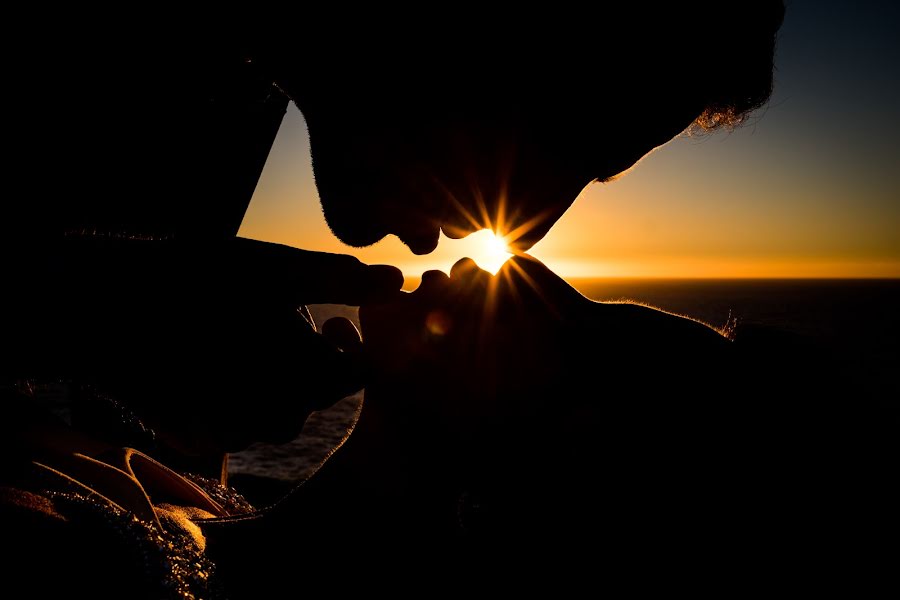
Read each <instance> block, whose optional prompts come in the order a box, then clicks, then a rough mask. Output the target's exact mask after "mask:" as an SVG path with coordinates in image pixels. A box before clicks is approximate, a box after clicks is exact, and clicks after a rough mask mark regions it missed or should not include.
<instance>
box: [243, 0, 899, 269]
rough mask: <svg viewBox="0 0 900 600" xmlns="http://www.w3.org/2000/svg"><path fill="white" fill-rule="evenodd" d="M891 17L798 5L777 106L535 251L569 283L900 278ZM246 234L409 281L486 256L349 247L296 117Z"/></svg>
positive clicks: (579, 218) (668, 161) (779, 65)
mask: <svg viewBox="0 0 900 600" xmlns="http://www.w3.org/2000/svg"><path fill="white" fill-rule="evenodd" d="M890 4H891V3H888V2H853V3H850V2H846V3H837V2H813V1H794V2H790V1H789V2H788V12H787V15H786V17H785V22H784V25H783V27H782V29H781V33H780V36H779V42H778V50H777V55H776V69H777V70H776V73H775V77H776V80H775V93H774V95H773V97H772V100H771V102H770V103H769V105H768V107H766V108H764V109H763V110H761V111H760V112H759V113H758V114H757V115H756V116H755V117H754V118H753V119H752V120H751V121H750V122H749V124H747V125H744V126H743V127H741V128H740V129H738V130H736V131H734V132H730V133H729V132H719V133H715V134H712V135H706V136H701V137H689V136H680V137H678V138H676V139H674V140H673V141H671V142H669V143H668V144H667V145H665V146H663V147H662V148H660V149H658V150H657V151H656V152H654V153H652V154H651V155H649V156H647V157H646V158H645V159H644V160H643V161H641V162H640V163H639V164H638V165H637V166H636V167H635V168H634V169H633V170H632V171H630V172H629V173H627V174H626V175H625V176H624V177H622V178H620V179H618V180H616V181H614V182H611V183H607V184H599V183H596V184H592V185H590V186H588V187H587V188H586V189H585V191H584V192H582V194H581V196H579V198H578V200H577V201H576V202H575V204H574V205H573V206H572V208H571V209H570V210H569V211H568V212H567V213H566V214H565V215H564V216H563V217H562V219H560V221H559V222H558V223H557V224H556V225H555V226H554V227H553V229H552V230H551V231H550V233H549V234H548V235H547V237H546V238H544V240H542V241H541V242H540V243H539V244H538V245H537V246H535V247H534V249H533V250H532V253H533V254H534V255H535V256H537V257H538V258H540V259H541V260H543V261H545V262H546V263H547V264H548V266H550V267H551V268H553V269H554V270H556V271H557V272H558V273H560V274H561V275H563V276H566V277H590V276H616V277H624V276H634V277H900V66H898V65H900V8H898V7H897V6H896V5H894V6H890ZM685 35H697V32H686V34H685ZM735 68H738V69H739V68H740V65H735ZM598 143H601V140H598ZM240 234H241V235H243V236H246V237H251V238H256V239H262V240H268V241H273V242H279V243H284V244H289V245H292V246H297V247H300V248H306V249H310V250H323V251H328V252H341V253H347V254H353V255H355V256H358V257H359V258H360V259H361V260H363V261H365V262H368V263H390V264H394V265H397V266H399V267H401V268H402V269H403V270H404V273H406V274H407V276H412V277H416V276H418V275H419V274H421V273H422V271H424V270H427V269H431V268H439V269H442V270H447V269H449V267H450V265H452V264H453V262H455V261H456V260H457V259H458V258H461V257H462V256H467V255H472V254H477V252H478V251H479V249H480V246H481V241H480V240H479V239H478V238H472V239H469V238H467V239H464V240H449V239H447V238H443V237H442V238H441V242H440V245H439V246H438V249H437V250H436V251H435V252H434V253H433V254H431V255H428V256H425V257H417V256H414V255H413V254H412V253H411V252H410V251H409V250H408V249H407V248H406V247H405V246H403V244H401V243H400V242H399V240H397V238H395V237H393V236H389V237H388V238H386V239H384V240H383V241H381V242H379V243H378V244H376V245H375V246H372V247H370V248H363V249H354V248H350V247H348V246H346V245H344V244H342V243H341V242H339V241H338V240H337V239H336V238H335V237H334V236H333V235H332V234H331V232H330V231H329V229H328V227H327V225H326V224H325V220H324V218H323V217H322V212H321V208H320V207H319V203H318V196H317V193H316V189H315V184H314V182H313V177H312V169H311V165H310V157H309V141H308V136H307V133H306V124H305V122H304V121H303V117H302V115H301V114H300V112H299V111H298V110H297V109H296V108H295V107H293V106H291V108H290V109H289V111H288V114H287V116H286V117H285V120H284V123H283V124H282V127H281V130H280V131H279V133H278V138H277V140H276V142H275V146H274V147H273V149H272V152H271V154H270V156H269V161H268V163H267V164H266V168H265V170H264V172H263V176H262V178H261V180H260V182H259V185H258V187H257V189H256V193H255V195H254V197H253V202H252V203H251V205H250V208H249V210H248V211H247V215H246V217H245V218H244V222H243V225H242V227H241V232H240ZM470 237H471V236H470Z"/></svg>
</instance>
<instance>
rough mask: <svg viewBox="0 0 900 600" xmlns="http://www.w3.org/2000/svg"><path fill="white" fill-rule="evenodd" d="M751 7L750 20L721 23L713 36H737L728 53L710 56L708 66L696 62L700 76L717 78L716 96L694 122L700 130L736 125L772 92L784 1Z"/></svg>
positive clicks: (767, 98) (748, 16)
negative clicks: (735, 24) (734, 24)
mask: <svg viewBox="0 0 900 600" xmlns="http://www.w3.org/2000/svg"><path fill="white" fill-rule="evenodd" d="M750 10H752V11H753V12H752V14H748V15H747V16H746V21H750V23H747V22H742V23H740V24H739V25H738V26H736V27H734V28H730V27H729V26H728V24H727V23H726V24H725V25H719V27H721V30H720V31H719V32H718V36H714V37H716V38H718V37H719V36H721V39H727V38H728V37H729V36H732V35H734V36H735V37H736V39H731V40H729V41H728V48H729V50H728V54H724V55H720V56H711V62H710V64H709V65H697V70H698V72H699V76H700V77H713V78H714V79H716V81H717V87H716V93H715V95H714V96H712V97H711V99H710V100H709V102H708V103H707V106H706V109H705V110H704V111H703V113H702V114H701V115H700V116H699V117H697V120H696V121H695V124H696V126H697V127H698V128H700V130H703V131H710V130H713V129H717V128H721V127H736V126H738V125H740V124H741V123H743V122H744V121H745V120H746V118H747V117H748V115H750V113H752V112H753V111H754V110H756V109H758V108H760V107H761V106H763V105H764V104H765V103H766V102H767V101H768V100H769V98H770V96H771V95H772V85H773V73H774V58H775V34H776V33H777V32H778V29H779V27H781V22H782V20H783V19H784V2H783V1H782V0H770V1H767V2H760V3H758V4H756V5H755V6H753V8H752V9H750ZM748 25H751V26H748ZM710 70H715V72H710Z"/></svg>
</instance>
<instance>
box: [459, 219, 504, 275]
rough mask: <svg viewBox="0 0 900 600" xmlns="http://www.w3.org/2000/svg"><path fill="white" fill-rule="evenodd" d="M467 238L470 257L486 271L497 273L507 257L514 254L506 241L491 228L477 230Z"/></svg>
mask: <svg viewBox="0 0 900 600" xmlns="http://www.w3.org/2000/svg"><path fill="white" fill-rule="evenodd" d="M466 239H467V240H468V241H469V242H470V243H469V248H470V250H471V254H470V255H469V258H471V259H472V260H474V261H475V263H476V264H477V265H478V266H479V267H481V268H482V269H484V270H485V271H490V272H491V273H496V272H497V271H499V270H500V267H501V266H503V263H505V262H506V259H508V258H509V257H510V256H512V253H511V252H510V251H509V245H508V244H507V243H506V241H505V240H504V239H503V238H502V237H501V236H499V235H497V234H496V233H494V232H493V231H491V230H490V229H482V230H481V231H476V232H475V233H472V234H470V235H469V236H468V237H467V238H466Z"/></svg>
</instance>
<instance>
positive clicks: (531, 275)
mask: <svg viewBox="0 0 900 600" xmlns="http://www.w3.org/2000/svg"><path fill="white" fill-rule="evenodd" d="M498 276H501V277H502V279H503V280H506V281H508V282H511V283H513V284H514V285H516V286H517V287H518V288H519V289H523V290H525V293H528V294H532V295H535V296H537V297H539V298H540V299H541V300H542V301H544V302H545V303H546V304H548V305H549V306H551V307H552V308H554V310H555V311H558V312H559V313H560V314H568V313H570V312H571V311H574V310H578V309H582V308H585V307H587V306H588V305H589V304H591V300H589V299H588V298H586V297H585V296H584V295H582V294H581V292H579V291H578V290H576V289H575V288H573V287H572V286H571V285H569V283H568V282H567V281H565V280H564V279H563V278H562V277H560V276H559V275H557V274H556V273H554V272H553V271H551V270H550V269H548V268H547V266H546V265H545V264H544V263H542V262H541V261H539V260H538V259H536V258H534V257H533V256H530V255H528V254H516V255H515V256H512V257H511V258H510V259H509V260H507V261H506V263H504V264H503V266H502V267H501V269H500V272H498Z"/></svg>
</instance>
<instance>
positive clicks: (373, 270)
mask: <svg viewBox="0 0 900 600" xmlns="http://www.w3.org/2000/svg"><path fill="white" fill-rule="evenodd" d="M234 248H235V250H234V251H233V259H234V263H235V264H236V265H237V266H238V269H237V270H238V273H236V276H241V277H243V278H244V279H245V283H251V282H252V283H259V284H260V285H261V286H262V287H263V288H264V289H265V288H268V289H270V290H272V291H277V292H278V293H279V294H280V295H281V296H282V297H284V298H285V300H289V301H291V302H294V303H296V304H347V305H352V306H358V305H360V304H364V303H368V302H379V301H385V300H388V299H390V298H391V297H392V296H393V295H394V294H396V293H398V292H399V290H400V287H401V286H402V285H403V273H401V272H400V270H399V269H397V268H396V267H392V266H390V265H371V266H370V265H366V264H364V263H362V262H360V261H359V260H358V259H356V258H354V257H352V256H347V255H343V254H331V253H327V252H312V251H309V250H299V249H297V248H291V247H289V246H282V245H280V244H270V243H267V242H258V241H256V240H247V239H240V238H239V239H237V240H235V245H234Z"/></svg>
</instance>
